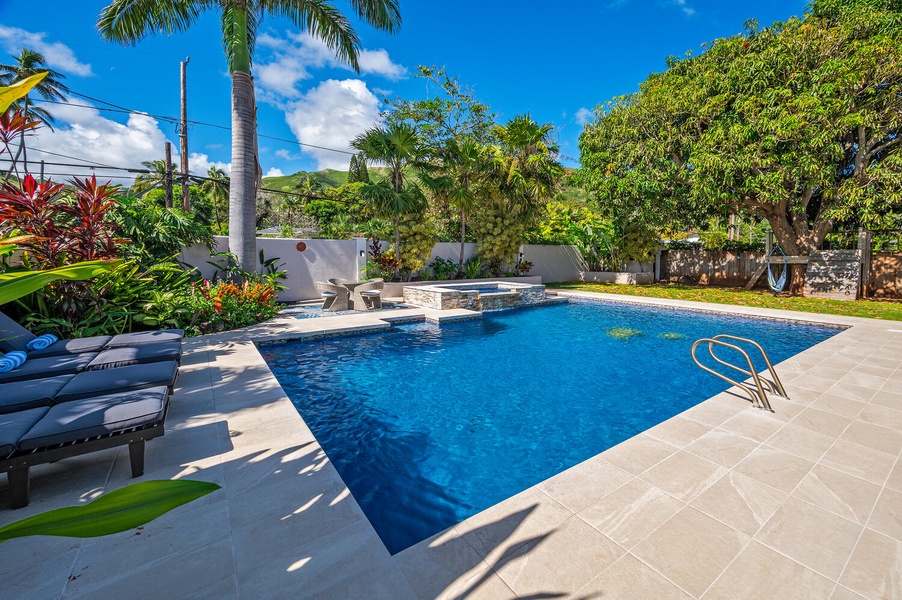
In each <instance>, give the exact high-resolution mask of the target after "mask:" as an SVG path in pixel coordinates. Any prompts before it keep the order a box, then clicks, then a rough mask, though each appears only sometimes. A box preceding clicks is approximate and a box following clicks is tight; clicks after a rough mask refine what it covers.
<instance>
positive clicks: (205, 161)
mask: <svg viewBox="0 0 902 600" xmlns="http://www.w3.org/2000/svg"><path fill="white" fill-rule="evenodd" d="M172 160H173V161H175V160H176V159H175V158H173V159H172ZM210 167H216V168H217V169H222V170H223V171H225V174H226V175H231V174H232V163H230V162H227V163H226V162H220V161H215V160H214V161H211V160H210V157H209V156H207V155H206V154H203V153H200V152H192V153H190V154H189V155H188V170H189V171H191V172H192V173H194V174H195V175H203V176H206V175H207V172H209V170H210Z"/></svg>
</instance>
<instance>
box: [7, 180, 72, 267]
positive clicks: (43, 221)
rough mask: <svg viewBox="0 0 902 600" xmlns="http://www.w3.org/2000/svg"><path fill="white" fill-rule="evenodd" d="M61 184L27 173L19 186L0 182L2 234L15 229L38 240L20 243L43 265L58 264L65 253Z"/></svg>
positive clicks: (56, 265)
mask: <svg viewBox="0 0 902 600" xmlns="http://www.w3.org/2000/svg"><path fill="white" fill-rule="evenodd" d="M62 190H63V185H62V184H57V183H52V182H50V181H45V182H43V183H38V182H37V181H36V180H35V178H34V177H32V176H31V175H26V176H25V179H23V180H22V183H21V185H16V184H14V183H12V182H3V185H2V187H0V222H2V227H3V230H4V233H5V234H6V235H9V234H11V233H13V232H18V233H21V234H23V235H33V236H37V237H38V238H39V239H38V240H36V241H34V242H32V243H29V244H27V245H23V247H26V248H27V249H28V250H30V251H31V254H32V256H33V257H34V258H35V259H36V260H37V261H38V262H39V263H40V266H41V267H42V268H53V267H58V266H61V265H62V264H63V263H62V259H63V255H64V251H65V248H64V237H63V231H64V225H63V223H62V222H61V219H60V218H59V217H60V206H61V199H60V195H61V192H62Z"/></svg>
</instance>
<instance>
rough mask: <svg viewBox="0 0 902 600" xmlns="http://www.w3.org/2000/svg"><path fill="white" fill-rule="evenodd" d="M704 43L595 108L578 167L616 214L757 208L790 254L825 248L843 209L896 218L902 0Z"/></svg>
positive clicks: (679, 215) (668, 221) (834, 2)
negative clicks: (700, 50)
mask: <svg viewBox="0 0 902 600" xmlns="http://www.w3.org/2000/svg"><path fill="white" fill-rule="evenodd" d="M705 46H706V49H705V51H704V52H703V53H702V54H700V55H699V56H695V57H691V56H690V57H687V58H685V59H682V60H676V59H669V60H668V69H667V70H666V71H664V72H663V73H655V74H652V75H651V76H649V77H648V79H647V80H646V81H645V82H644V83H642V84H641V86H640V89H639V91H638V92H637V93H636V94H633V95H629V96H624V97H620V98H616V99H614V100H613V101H611V102H608V103H606V104H605V105H603V106H600V107H598V108H597V110H596V117H595V119H594V121H593V122H591V123H589V124H588V125H587V127H586V129H585V130H584V132H583V133H582V135H581V137H580V149H581V151H582V159H581V160H582V169H581V173H580V176H581V179H582V183H583V184H584V185H585V186H586V187H587V188H588V189H590V190H591V191H593V192H594V193H595V194H596V195H597V198H598V200H599V201H600V203H601V205H602V206H603V207H604V208H605V210H606V211H608V212H610V213H613V214H615V215H616V216H618V217H620V218H622V217H624V216H627V217H633V218H641V219H643V220H645V221H647V222H649V223H652V224H655V225H659V226H663V225H673V224H674V223H682V224H685V225H694V224H697V223H698V222H699V221H700V220H701V219H702V218H705V217H708V216H710V215H712V214H725V213H729V212H734V211H742V212H746V213H751V214H753V215H756V216H760V217H763V218H765V219H767V221H768V222H769V223H770V226H771V228H772V229H773V231H774V234H775V236H776V239H777V241H778V242H779V243H780V245H781V246H782V248H783V249H784V250H785V251H786V253H787V254H807V253H808V252H810V251H811V250H814V249H816V248H818V247H819V245H820V244H821V242H822V241H823V239H824V237H825V235H826V234H827V233H828V232H829V231H830V229H831V227H832V226H833V224H834V223H835V222H836V221H837V220H842V221H844V222H847V223H854V224H860V225H864V226H869V227H875V228H880V227H885V226H887V224H889V223H891V222H893V219H895V218H896V214H897V213H896V209H897V207H898V206H899V205H900V203H902V150H900V148H902V136H900V132H902V131H900V129H902V2H899V0H858V1H852V2H850V1H848V0H845V1H839V0H826V1H817V0H816V1H815V2H814V3H813V4H812V5H811V7H810V9H809V12H808V13H807V14H805V16H804V17H803V18H792V19H790V20H788V21H787V22H785V23H774V24H772V25H770V26H769V27H765V28H759V27H758V24H757V23H755V22H754V21H750V22H748V23H747V24H746V31H745V33H744V34H740V35H736V36H733V37H730V38H724V39H718V40H714V41H713V42H712V43H710V44H707V45H705Z"/></svg>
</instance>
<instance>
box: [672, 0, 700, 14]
mask: <svg viewBox="0 0 902 600" xmlns="http://www.w3.org/2000/svg"><path fill="white" fill-rule="evenodd" d="M672 2H673V4H676V5H677V6H679V7H680V10H682V11H683V14H684V15H686V16H687V17H691V16H692V15H694V14H695V9H694V8H692V7H691V6H689V5H688V4H686V0H672Z"/></svg>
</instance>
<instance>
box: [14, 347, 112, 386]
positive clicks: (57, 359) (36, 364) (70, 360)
mask: <svg viewBox="0 0 902 600" xmlns="http://www.w3.org/2000/svg"><path fill="white" fill-rule="evenodd" d="M97 356H98V355H97V353H96V352H84V353H82V354H70V355H66V356H49V357H47V358H35V359H34V360H26V361H25V364H23V365H22V366H21V367H19V368H17V369H13V370H12V371H7V372H6V373H0V383H8V382H11V381H25V380H28V379H41V378H44V377H55V376H57V375H74V374H75V373H79V372H81V371H84V370H85V369H86V368H87V366H88V365H89V364H90V363H91V361H92V360H94V359H95V358H96V357H97Z"/></svg>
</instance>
